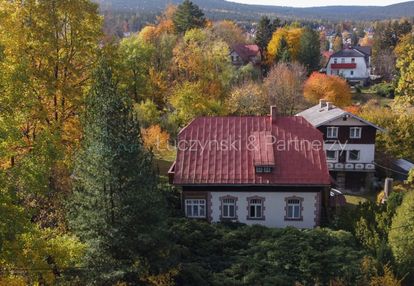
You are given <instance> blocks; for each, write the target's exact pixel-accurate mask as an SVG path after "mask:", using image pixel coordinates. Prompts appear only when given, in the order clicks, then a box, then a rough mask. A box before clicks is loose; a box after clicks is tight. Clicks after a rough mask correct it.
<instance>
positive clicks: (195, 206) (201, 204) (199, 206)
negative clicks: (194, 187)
mask: <svg viewBox="0 0 414 286" xmlns="http://www.w3.org/2000/svg"><path fill="white" fill-rule="evenodd" d="M189 207H190V211H189V209H188V208H189ZM185 216H186V217H189V218H205V217H206V200H205V199H186V200H185Z"/></svg>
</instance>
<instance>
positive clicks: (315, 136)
mask: <svg viewBox="0 0 414 286" xmlns="http://www.w3.org/2000/svg"><path fill="white" fill-rule="evenodd" d="M269 135H272V136H274V137H273V138H272V137H270V138H271V139H272V140H273V142H270V143H274V144H272V145H271V146H269V139H268V138H269ZM257 139H259V140H258V141H257ZM295 142H296V143H295ZM306 142H308V143H306ZM312 142H313V143H314V144H315V145H317V144H319V145H320V148H319V149H315V148H314V149H312V148H310V147H309V144H311V143H312ZM300 143H302V144H300ZM283 144H284V145H285V146H286V148H283ZM301 145H303V146H301ZM177 146H178V151H177V160H176V162H175V165H174V166H173V168H172V169H173V172H174V180H173V183H174V184H176V185H238V184H240V185H292V186H300V185H302V186H305V185H306V186H308V185H317V186H319V185H329V184H330V178H329V173H328V169H327V164H326V158H325V152H324V151H323V148H322V146H323V138H322V133H320V132H319V131H318V130H317V129H316V128H314V127H313V126H312V125H311V124H310V123H308V122H307V121H306V120H305V119H304V118H303V117H300V116H291V117H278V118H277V119H276V121H275V122H273V123H272V121H271V117H269V116H255V117H253V116H249V117H201V118H197V119H195V120H194V121H192V122H191V123H190V124H189V125H188V126H187V127H186V128H184V129H183V130H182V131H181V132H180V134H179V136H178V145H177ZM295 146H296V147H295ZM257 164H264V165H274V166H273V171H272V173H269V174H266V173H256V172H255V165H257Z"/></svg>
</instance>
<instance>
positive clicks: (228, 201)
mask: <svg viewBox="0 0 414 286" xmlns="http://www.w3.org/2000/svg"><path fill="white" fill-rule="evenodd" d="M221 217H222V218H235V217H236V200H235V199H234V198H224V199H222V201H221Z"/></svg>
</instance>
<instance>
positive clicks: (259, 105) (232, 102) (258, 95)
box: [226, 82, 269, 115]
mask: <svg viewBox="0 0 414 286" xmlns="http://www.w3.org/2000/svg"><path fill="white" fill-rule="evenodd" d="M226 105H227V109H228V110H229V113H230V114H234V115H265V114H267V113H268V111H269V102H268V100H267V98H266V95H265V93H264V91H263V89H262V87H261V86H260V85H259V84H258V83H255V82H245V83H244V84H242V85H240V86H236V87H234V88H233V90H232V91H231V93H230V96H229V98H228V99H227V101H226Z"/></svg>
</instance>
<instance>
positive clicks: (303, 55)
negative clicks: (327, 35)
mask: <svg viewBox="0 0 414 286" xmlns="http://www.w3.org/2000/svg"><path fill="white" fill-rule="evenodd" d="M320 50H321V47H320V40H319V34H318V33H317V32H316V31H314V30H312V29H311V28H309V27H306V28H305V30H304V31H303V33H302V36H301V37H300V49H299V62H300V63H301V64H303V65H304V66H305V67H306V69H307V70H308V73H309V74H310V73H312V72H313V71H317V70H318V69H319V65H320V61H321V51H320Z"/></svg>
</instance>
